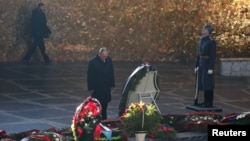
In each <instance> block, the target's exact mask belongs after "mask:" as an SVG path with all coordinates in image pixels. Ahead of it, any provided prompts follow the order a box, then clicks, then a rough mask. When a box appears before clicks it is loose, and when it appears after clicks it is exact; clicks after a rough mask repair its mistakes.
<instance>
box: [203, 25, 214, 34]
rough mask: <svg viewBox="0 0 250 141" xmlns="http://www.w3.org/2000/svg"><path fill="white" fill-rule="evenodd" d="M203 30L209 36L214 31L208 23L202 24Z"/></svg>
mask: <svg viewBox="0 0 250 141" xmlns="http://www.w3.org/2000/svg"><path fill="white" fill-rule="evenodd" d="M204 28H205V29H206V30H207V31H208V32H209V34H211V33H212V32H213V31H214V28H213V26H212V25H211V24H209V23H206V24H204Z"/></svg>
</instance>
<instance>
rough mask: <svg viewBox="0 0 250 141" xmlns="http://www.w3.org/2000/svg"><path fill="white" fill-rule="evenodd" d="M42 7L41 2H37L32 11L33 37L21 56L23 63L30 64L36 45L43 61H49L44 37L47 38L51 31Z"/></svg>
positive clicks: (43, 6)
mask: <svg viewBox="0 0 250 141" xmlns="http://www.w3.org/2000/svg"><path fill="white" fill-rule="evenodd" d="M44 8H45V5H44V4H43V3H39V4H38V6H37V7H36V8H35V9H33V11H32V17H31V34H32V36H33V38H34V39H33V43H32V46H31V48H30V49H29V50H28V52H27V53H26V55H25V56H24V58H23V62H24V63H25V64H30V62H29V61H30V58H31V56H32V54H33V53H34V52H35V50H36V47H37V46H38V47H39V48H40V51H41V54H42V56H43V59H44V63H46V64H48V63H50V59H49V56H48V55H47V54H46V52H45V45H44V38H48V37H49V35H50V34H51V31H50V29H49V27H48V26H47V18H46V15H45V13H44Z"/></svg>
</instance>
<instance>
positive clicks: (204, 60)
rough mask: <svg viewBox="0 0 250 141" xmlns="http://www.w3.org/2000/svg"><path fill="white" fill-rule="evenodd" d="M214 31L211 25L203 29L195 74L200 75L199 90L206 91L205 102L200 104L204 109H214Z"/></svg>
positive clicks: (206, 25)
mask: <svg viewBox="0 0 250 141" xmlns="http://www.w3.org/2000/svg"><path fill="white" fill-rule="evenodd" d="M213 29H214V28H213V26H212V25H211V24H205V25H204V26H203V28H202V37H201V39H200V41H199V46H198V53H197V54H198V55H197V60H196V67H195V73H198V90H200V91H204V102H203V103H201V104H199V105H200V106H202V107H213V97H214V87H215V80H214V65H215V60H216V41H215V40H213V39H212V38H211V36H210V35H211V33H212V32H213Z"/></svg>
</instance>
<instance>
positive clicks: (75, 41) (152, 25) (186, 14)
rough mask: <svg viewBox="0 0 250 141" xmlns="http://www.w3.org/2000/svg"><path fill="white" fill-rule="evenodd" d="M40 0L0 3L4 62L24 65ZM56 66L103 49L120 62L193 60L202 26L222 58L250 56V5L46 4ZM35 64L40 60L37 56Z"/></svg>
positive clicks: (205, 1) (192, 0) (203, 0)
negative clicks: (210, 30)
mask: <svg viewBox="0 0 250 141" xmlns="http://www.w3.org/2000/svg"><path fill="white" fill-rule="evenodd" d="M38 2H41V1H40V0H0V23H1V24H0V31H1V33H2V34H1V35H0V62H14V61H20V60H21V59H22V57H23V55H24V53H25V52H26V51H27V48H28V46H30V44H31V40H32V39H31V38H30V36H29V21H30V16H31V10H32V8H34V7H35V6H36V5H37V3H38ZM42 2H43V3H45V5H46V9H45V10H46V14H47V18H48V25H49V26H50V28H51V30H52V35H51V37H50V38H49V39H46V40H45V42H46V49H47V52H48V54H49V56H50V57H51V59H52V60H54V61H85V60H88V59H89V58H90V57H92V56H93V55H94V54H95V53H96V52H97V50H98V48H99V47H101V46H106V47H108V48H109V49H110V55H111V56H112V57H113V59H114V60H116V61H144V60H150V61H176V60H183V61H192V60H194V56H195V55H196V49H197V41H198V39H199V36H200V33H201V26H202V25H203V23H205V22H210V23H212V24H213V25H214V26H215V32H214V33H213V37H214V38H215V39H216V40H217V42H218V56H219V57H249V56H250V48H249V46H250V37H249V36H250V26H249V25H250V14H249V13H250V12H249V11H250V2H249V0H237V1H236V0H178V1H177V0H42ZM33 59H35V60H41V56H40V54H39V52H37V53H36V54H35V55H34V57H33Z"/></svg>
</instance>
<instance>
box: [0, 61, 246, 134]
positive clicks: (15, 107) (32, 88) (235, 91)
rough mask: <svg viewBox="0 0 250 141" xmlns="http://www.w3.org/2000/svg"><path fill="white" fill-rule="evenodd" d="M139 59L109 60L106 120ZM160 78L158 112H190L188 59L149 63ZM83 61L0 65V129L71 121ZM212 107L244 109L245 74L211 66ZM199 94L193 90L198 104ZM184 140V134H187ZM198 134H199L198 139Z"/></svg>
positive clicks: (81, 86) (81, 87) (82, 82)
mask: <svg viewBox="0 0 250 141" xmlns="http://www.w3.org/2000/svg"><path fill="white" fill-rule="evenodd" d="M140 64H141V62H114V67H115V78H116V88H115V89H114V91H113V94H112V101H111V103H110V104H109V107H108V118H117V116H118V105H119V102H120V101H119V100H120V97H121V91H122V87H123V85H124V83H125V82H126V79H127V77H128V76H129V75H130V74H131V73H132V71H133V70H134V69H135V68H136V67H137V66H139V65H140ZM152 65H153V66H155V67H156V68H157V70H158V74H159V76H160V95H159V97H160V98H159V99H158V100H157V105H158V106H159V109H160V111H161V113H162V114H169V113H173V114H183V113H187V112H191V110H190V109H187V108H186V106H187V105H189V104H193V102H194V94H195V88H194V83H195V75H194V73H193V66H194V64H193V63H180V62H177V63H173V62H152ZM86 69H87V62H77V63H71V62H61V63H59V62H57V63H56V62H53V63H52V64H49V65H44V64H42V63H39V62H37V63H34V64H32V65H28V66H27V65H24V64H21V63H16V62H13V63H0V130H1V129H2V130H6V132H7V133H15V132H21V131H26V130H30V129H33V128H36V129H40V130H44V129H48V128H50V127H56V128H65V127H69V126H70V125H71V120H72V116H73V114H74V112H75V109H76V107H77V106H78V105H79V104H80V103H81V102H82V101H83V100H85V98H86V97H87V96H88V95H89V93H88V91H87V89H86ZM216 70H217V71H216V89H215V97H214V105H216V106H217V107H220V108H222V109H223V111H222V112H221V113H222V114H223V115H226V114H229V113H234V112H246V111H250V78H249V77H226V76H221V75H220V74H219V66H218V65H217V66H216ZM202 97H203V94H202V92H200V94H199V102H200V101H202ZM187 138H188V137H187ZM198 138H199V137H198Z"/></svg>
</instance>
